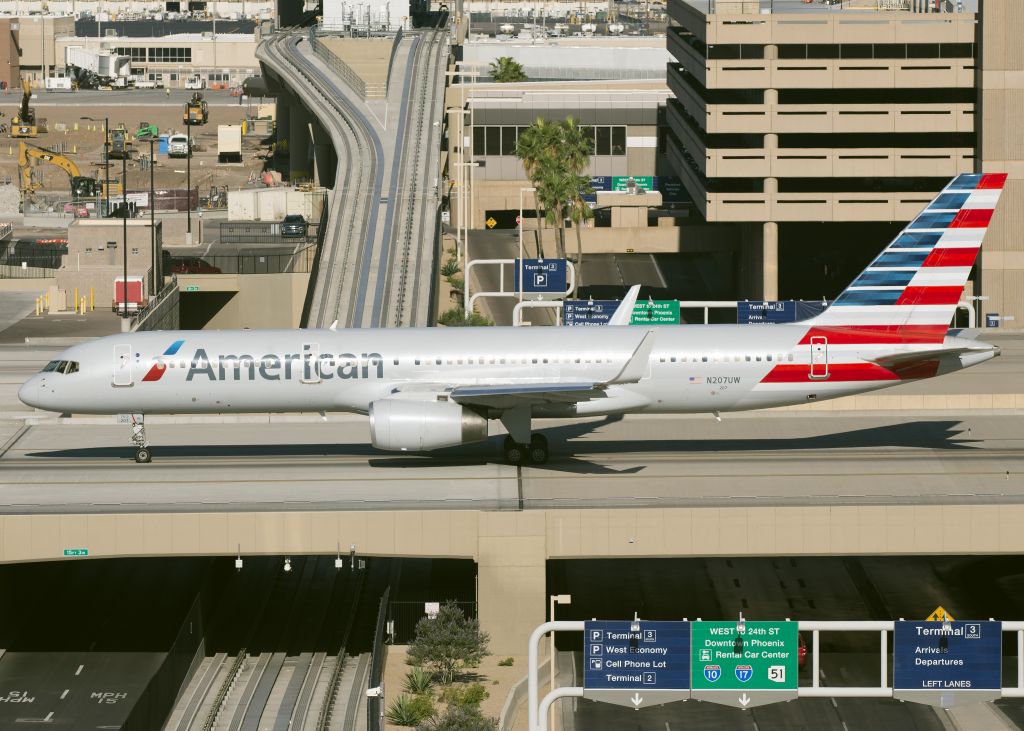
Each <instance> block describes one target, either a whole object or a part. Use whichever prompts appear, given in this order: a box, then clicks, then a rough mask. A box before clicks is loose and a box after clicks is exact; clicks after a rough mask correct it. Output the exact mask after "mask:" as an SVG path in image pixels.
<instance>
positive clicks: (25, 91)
mask: <svg viewBox="0 0 1024 731" xmlns="http://www.w3.org/2000/svg"><path fill="white" fill-rule="evenodd" d="M31 98H32V85H31V84H30V83H29V82H28V79H22V81H21V109H20V110H19V111H18V116H16V117H14V118H13V119H12V120H11V137H38V136H39V133H40V132H45V131H46V120H43V119H36V110H35V109H34V108H33V107H30V106H29V105H28V103H29V100H30V99H31Z"/></svg>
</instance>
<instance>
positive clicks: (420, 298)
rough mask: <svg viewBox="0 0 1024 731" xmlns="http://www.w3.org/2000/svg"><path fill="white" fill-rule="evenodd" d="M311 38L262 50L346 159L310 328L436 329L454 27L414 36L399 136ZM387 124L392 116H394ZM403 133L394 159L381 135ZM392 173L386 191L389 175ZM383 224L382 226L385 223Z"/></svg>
mask: <svg viewBox="0 0 1024 731" xmlns="http://www.w3.org/2000/svg"><path fill="white" fill-rule="evenodd" d="M303 39H304V36H303V35H301V34H298V33H292V34H281V35H278V36H275V37H272V38H271V39H269V40H267V41H266V42H265V43H264V44H261V46H260V47H259V49H258V51H257V56H258V57H259V58H260V60H261V61H262V62H263V63H264V64H266V65H267V66H268V67H270V68H271V69H272V70H274V71H275V72H276V73H277V74H279V75H280V76H281V78H282V79H284V80H286V81H287V82H288V83H289V86H290V87H291V88H292V90H293V91H294V92H295V93H296V95H297V96H299V98H300V99H301V100H302V101H303V103H304V104H305V105H307V107H309V109H310V110H311V111H312V112H313V113H314V114H315V115H316V117H317V118H318V119H319V121H320V123H321V124H322V125H323V126H324V127H325V128H326V129H327V130H328V133H329V134H330V136H331V141H332V143H333V144H334V147H335V152H336V154H337V157H338V167H337V175H336V179H335V185H334V190H333V192H332V195H331V196H330V203H329V208H328V217H327V220H328V223H327V233H326V235H325V238H324V242H323V247H322V250H321V254H320V262H319V267H318V271H317V277H316V282H315V284H314V293H313V298H312V302H311V306H310V310H309V317H308V321H307V323H306V324H307V326H308V327H321V328H322V327H327V326H328V325H330V324H331V323H333V322H335V321H337V322H338V324H339V325H340V326H342V327H361V326H368V327H402V326H425V325H428V324H430V322H429V317H430V306H431V288H432V284H433V274H434V261H435V249H436V247H435V243H436V233H437V225H436V218H437V205H438V198H437V190H436V180H435V178H436V167H437V165H436V161H437V156H438V155H439V148H440V127H439V126H438V127H436V128H435V125H434V122H436V121H438V120H439V118H440V114H441V113H442V112H443V110H442V109H441V104H442V101H443V91H444V77H443V75H442V74H443V69H444V65H443V62H442V59H443V54H444V52H445V51H446V50H447V47H448V46H447V30H446V29H444V28H435V29H427V30H423V31H413V32H411V33H409V34H407V35H406V39H407V40H403V41H402V42H403V43H406V42H408V43H410V44H411V47H410V49H409V54H408V59H407V61H406V63H405V68H404V70H403V73H402V74H401V75H397V74H396V75H394V79H393V83H400V84H401V85H402V87H401V88H402V92H401V98H402V103H401V111H400V114H399V115H398V123H397V127H396V128H395V130H393V131H392V130H385V129H377V127H378V126H380V123H379V121H378V122H377V123H376V124H375V123H374V122H371V120H370V116H369V115H368V114H366V113H365V110H364V109H363V106H364V102H362V101H360V100H357V99H356V98H355V97H356V95H355V94H354V92H353V91H352V90H350V89H349V88H348V87H347V85H346V84H345V83H344V82H342V81H341V80H340V79H338V78H336V76H335V74H334V73H332V72H331V71H330V69H329V68H328V66H327V65H326V64H325V63H324V62H323V61H322V60H321V59H319V58H318V57H316V56H315V54H314V53H313V51H312V49H311V48H309V44H308V43H306V42H305V41H304V40H303ZM385 118H386V117H385ZM382 133H384V134H386V135H387V134H390V135H395V139H396V142H395V147H394V151H393V154H391V155H385V150H384V146H383V145H382V144H381V134H382ZM387 171H389V172H390V176H389V181H388V186H387V191H386V192H385V185H384V177H385V172H387ZM378 224H380V225H378Z"/></svg>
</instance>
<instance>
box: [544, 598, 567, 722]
mask: <svg viewBox="0 0 1024 731" xmlns="http://www.w3.org/2000/svg"><path fill="white" fill-rule="evenodd" d="M550 598H551V604H550V608H551V612H550V614H548V621H549V622H554V621H555V605H556V604H572V594H552V595H551V597H550ZM550 636H551V657H549V658H548V670H550V677H551V690H552V691H554V689H555V632H554V630H552V631H551V633H550ZM554 724H555V706H554V704H552V705H551V715H550V717H549V718H548V728H549V729H552V731H553V730H554V728H555V725H554Z"/></svg>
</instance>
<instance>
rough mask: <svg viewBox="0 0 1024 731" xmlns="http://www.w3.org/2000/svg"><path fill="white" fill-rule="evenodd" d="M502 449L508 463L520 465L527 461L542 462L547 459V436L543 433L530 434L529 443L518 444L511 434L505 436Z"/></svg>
mask: <svg viewBox="0 0 1024 731" xmlns="http://www.w3.org/2000/svg"><path fill="white" fill-rule="evenodd" d="M503 449H504V452H505V461H507V462H508V463H509V464H513V465H521V464H523V463H524V462H527V461H529V462H533V464H544V463H545V462H547V461H548V438H547V437H546V436H544V435H543V434H534V435H532V436H531V437H530V443H529V444H520V443H519V442H517V441H516V440H515V439H513V438H512V437H511V436H507V437H505V444H504V447H503Z"/></svg>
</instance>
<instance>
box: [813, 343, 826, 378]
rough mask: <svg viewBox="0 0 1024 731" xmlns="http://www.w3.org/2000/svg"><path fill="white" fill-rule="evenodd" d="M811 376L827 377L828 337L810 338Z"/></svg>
mask: <svg viewBox="0 0 1024 731" xmlns="http://www.w3.org/2000/svg"><path fill="white" fill-rule="evenodd" d="M811 378H821V379H824V378H828V338H825V337H822V336H820V335H815V336H814V337H812V338H811Z"/></svg>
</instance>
